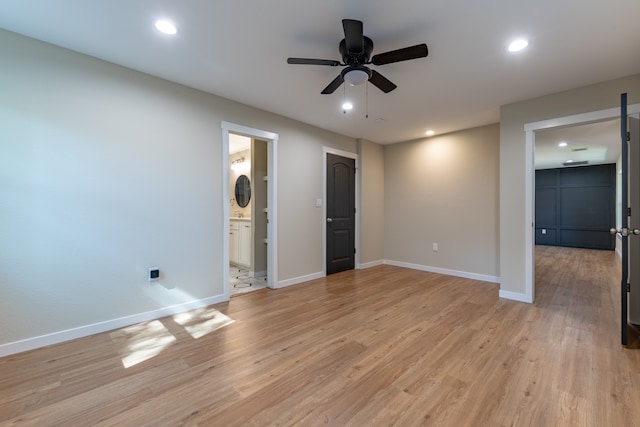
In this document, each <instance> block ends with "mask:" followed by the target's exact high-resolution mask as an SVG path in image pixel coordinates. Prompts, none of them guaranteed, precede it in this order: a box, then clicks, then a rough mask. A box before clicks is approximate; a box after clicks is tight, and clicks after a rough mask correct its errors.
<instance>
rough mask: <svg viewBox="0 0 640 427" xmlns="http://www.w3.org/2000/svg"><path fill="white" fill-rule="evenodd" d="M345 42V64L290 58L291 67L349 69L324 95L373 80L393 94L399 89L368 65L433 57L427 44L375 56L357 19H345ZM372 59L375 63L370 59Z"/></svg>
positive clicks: (342, 52) (342, 51) (341, 48)
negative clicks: (315, 66)
mask: <svg viewBox="0 0 640 427" xmlns="http://www.w3.org/2000/svg"><path fill="white" fill-rule="evenodd" d="M342 28H343V29H344V39H342V40H341V41H340V44H339V45H338V51H339V52H340V55H341V56H342V61H343V62H340V61H335V60H330V59H311V58H288V59H287V63H289V64H300V65H326V66H331V67H337V66H341V67H347V68H345V69H344V70H342V72H341V73H340V74H339V75H338V76H337V77H336V78H335V79H333V81H332V82H331V83H329V85H328V86H327V87H325V88H324V89H323V90H322V92H321V93H322V94H323V95H328V94H331V93H333V92H335V90H336V89H338V88H339V87H340V86H341V85H342V83H344V82H347V83H348V84H350V85H352V86H358V85H362V84H363V83H365V82H367V81H369V82H371V84H373V85H374V86H375V87H377V88H378V89H380V90H381V91H382V92H384V93H389V92H391V91H392V90H394V89H395V88H396V87H397V86H396V85H395V84H394V83H393V82H391V81H390V80H389V79H387V78H386V77H384V76H383V75H382V74H380V73H379V72H377V71H376V70H374V69H371V68H370V67H368V66H367V65H369V64H373V65H376V66H379V65H385V64H391V63H394V62H400V61H408V60H410V59H418V58H424V57H426V56H427V55H428V54H429V51H428V49H427V45H426V44H424V43H422V44H418V45H415V46H410V47H405V48H402V49H397V50H392V51H389V52H385V53H380V54H378V55H374V56H373V57H371V53H372V52H373V41H372V40H371V39H370V38H369V37H367V36H365V35H364V34H363V24H362V21H357V20H355V19H343V20H342ZM369 58H371V60H369Z"/></svg>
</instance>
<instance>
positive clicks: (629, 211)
mask: <svg viewBox="0 0 640 427" xmlns="http://www.w3.org/2000/svg"><path fill="white" fill-rule="evenodd" d="M627 216H631V208H627Z"/></svg>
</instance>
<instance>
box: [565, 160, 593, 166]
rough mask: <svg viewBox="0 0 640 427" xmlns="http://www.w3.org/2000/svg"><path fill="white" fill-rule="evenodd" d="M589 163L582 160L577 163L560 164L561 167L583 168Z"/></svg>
mask: <svg viewBox="0 0 640 427" xmlns="http://www.w3.org/2000/svg"><path fill="white" fill-rule="evenodd" d="M588 164H589V162H588V161H587V160H582V161H579V162H564V163H562V166H584V165H588Z"/></svg>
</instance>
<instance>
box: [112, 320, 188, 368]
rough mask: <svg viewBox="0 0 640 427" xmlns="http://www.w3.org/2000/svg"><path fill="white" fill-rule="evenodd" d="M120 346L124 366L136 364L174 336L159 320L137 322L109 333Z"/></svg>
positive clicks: (169, 341) (155, 352) (171, 340)
mask: <svg viewBox="0 0 640 427" xmlns="http://www.w3.org/2000/svg"><path fill="white" fill-rule="evenodd" d="M111 338H113V341H114V343H115V344H116V345H117V346H118V347H120V348H121V349H122V350H121V353H124V355H123V357H122V364H123V365H124V367H125V368H129V367H131V366H134V365H137V364H138V363H141V362H144V361H145V360H149V359H151V358H152V357H154V356H156V355H158V354H159V353H160V352H161V351H162V350H164V349H165V348H167V347H168V346H169V345H171V344H172V343H173V342H174V341H176V337H175V336H173V334H171V332H169V330H168V329H167V328H165V326H164V325H163V324H162V323H161V322H160V321H159V320H153V321H150V322H145V323H139V324H136V325H132V326H129V327H126V328H122V329H119V330H118V331H116V332H112V333H111Z"/></svg>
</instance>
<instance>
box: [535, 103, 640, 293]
mask: <svg viewBox="0 0 640 427" xmlns="http://www.w3.org/2000/svg"><path fill="white" fill-rule="evenodd" d="M635 113H640V104H633V105H630V106H628V107H627V114H635ZM619 118H620V107H615V108H608V109H606V110H598V111H592V112H589V113H582V114H574V115H572V116H564V117H557V118H555V119H549V120H542V121H539V122H531V123H525V125H524V132H525V175H526V177H525V180H526V182H525V199H524V200H525V201H524V203H525V221H524V223H525V302H529V303H532V302H533V301H534V300H535V209H536V206H535V169H534V160H535V132H536V131H538V130H543V129H551V128H556V127H563V126H575V125H583V124H588V123H595V122H601V121H605V120H612V119H619ZM612 225H615V224H612Z"/></svg>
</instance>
